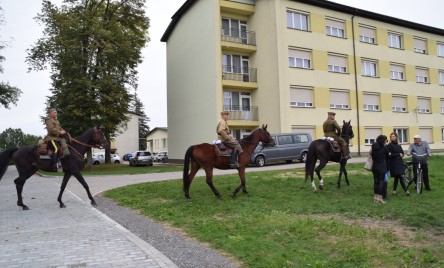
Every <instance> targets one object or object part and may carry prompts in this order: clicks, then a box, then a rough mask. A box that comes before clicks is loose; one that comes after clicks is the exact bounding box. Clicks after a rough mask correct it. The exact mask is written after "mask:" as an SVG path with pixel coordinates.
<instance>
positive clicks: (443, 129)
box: [441, 128, 444, 142]
mask: <svg viewBox="0 0 444 268" xmlns="http://www.w3.org/2000/svg"><path fill="white" fill-rule="evenodd" d="M441 141H442V142H444V128H442V129H441Z"/></svg>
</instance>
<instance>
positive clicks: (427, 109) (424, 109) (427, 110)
mask: <svg viewBox="0 0 444 268" xmlns="http://www.w3.org/2000/svg"><path fill="white" fill-rule="evenodd" d="M420 100H423V101H426V102H427V103H428V105H427V106H428V107H421V106H419V103H420ZM417 103H418V106H417V107H416V111H417V112H418V113H420V114H429V113H431V105H432V100H431V99H430V98H424V97H422V98H418V99H417Z"/></svg>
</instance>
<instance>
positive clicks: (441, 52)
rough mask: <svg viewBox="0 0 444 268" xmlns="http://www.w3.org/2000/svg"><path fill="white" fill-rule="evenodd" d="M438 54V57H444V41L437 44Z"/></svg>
mask: <svg viewBox="0 0 444 268" xmlns="http://www.w3.org/2000/svg"><path fill="white" fill-rule="evenodd" d="M436 55H437V56H438V57H444V43H437V44H436Z"/></svg>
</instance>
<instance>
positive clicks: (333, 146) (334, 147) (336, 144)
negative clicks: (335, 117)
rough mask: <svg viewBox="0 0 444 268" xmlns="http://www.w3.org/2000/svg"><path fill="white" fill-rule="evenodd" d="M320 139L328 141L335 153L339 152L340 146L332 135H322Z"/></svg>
mask: <svg viewBox="0 0 444 268" xmlns="http://www.w3.org/2000/svg"><path fill="white" fill-rule="evenodd" d="M321 140H325V141H328V142H329V143H330V146H331V149H332V150H333V152H335V153H340V152H341V146H339V143H338V142H337V141H335V139H333V138H332V137H322V138H321Z"/></svg>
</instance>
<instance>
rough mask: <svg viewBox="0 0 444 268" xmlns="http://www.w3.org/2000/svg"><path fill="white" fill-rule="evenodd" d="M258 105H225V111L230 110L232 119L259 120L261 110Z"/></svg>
mask: <svg viewBox="0 0 444 268" xmlns="http://www.w3.org/2000/svg"><path fill="white" fill-rule="evenodd" d="M258 110H259V109H258V107H257V106H235V105H225V106H224V111H227V112H230V120H250V121H258V120H259V112H258Z"/></svg>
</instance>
